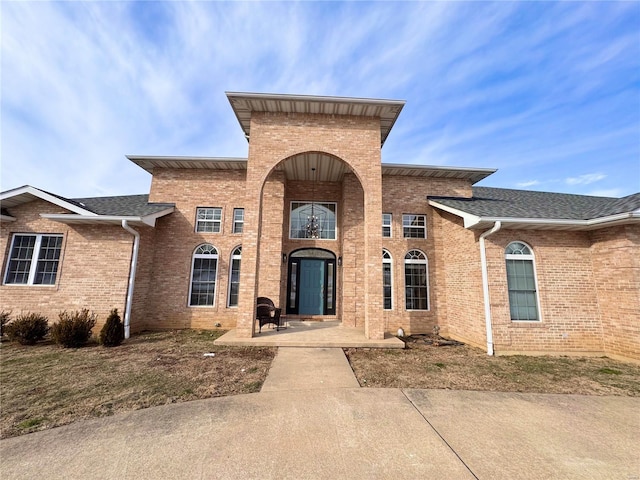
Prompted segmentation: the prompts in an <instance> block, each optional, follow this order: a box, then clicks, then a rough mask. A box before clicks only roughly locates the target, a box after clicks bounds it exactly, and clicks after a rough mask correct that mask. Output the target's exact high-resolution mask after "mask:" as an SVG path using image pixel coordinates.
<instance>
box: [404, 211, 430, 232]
mask: <svg viewBox="0 0 640 480" xmlns="http://www.w3.org/2000/svg"><path fill="white" fill-rule="evenodd" d="M402 235H403V236H404V238H427V216H426V215H415V214H411V213H405V214H403V215H402Z"/></svg>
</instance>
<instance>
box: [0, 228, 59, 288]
mask: <svg viewBox="0 0 640 480" xmlns="http://www.w3.org/2000/svg"><path fill="white" fill-rule="evenodd" d="M61 251H62V235H47V234H36V235H33V234H16V235H14V236H13V239H12V242H11V250H10V253H9V259H8V262H7V270H6V272H5V276H4V283H5V284H6V285H55V283H56V278H57V275H58V266H59V263H60V253H61Z"/></svg>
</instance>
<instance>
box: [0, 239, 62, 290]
mask: <svg viewBox="0 0 640 480" xmlns="http://www.w3.org/2000/svg"><path fill="white" fill-rule="evenodd" d="M19 236H24V237H36V243H35V244H34V245H33V253H32V254H31V265H29V276H28V278H27V283H7V279H8V277H9V268H10V267H11V254H12V253H13V246H14V243H15V241H16V237H19ZM42 237H59V238H62V241H63V245H61V246H60V257H58V269H57V270H56V281H55V282H54V283H33V281H34V280H35V278H36V271H37V269H38V257H39V256H40V247H41V246H42ZM63 247H64V235H62V234H60V233H20V232H16V233H14V234H13V236H12V238H11V248H10V249H9V255H8V257H7V265H6V268H5V271H4V277H3V281H2V285H8V286H11V287H45V288H51V287H56V286H57V285H58V280H59V275H58V272H59V271H60V264H61V263H62V251H63Z"/></svg>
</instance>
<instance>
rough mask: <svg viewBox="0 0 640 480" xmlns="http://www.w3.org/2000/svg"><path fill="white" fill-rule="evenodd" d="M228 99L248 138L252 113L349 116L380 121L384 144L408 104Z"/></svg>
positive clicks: (244, 96)
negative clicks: (372, 118)
mask: <svg viewBox="0 0 640 480" xmlns="http://www.w3.org/2000/svg"><path fill="white" fill-rule="evenodd" d="M227 98H228V99H229V103H231V107H232V108H233V111H234V113H235V114H236V117H237V118H238V121H239V122H240V126H241V127H242V130H243V131H244V133H245V135H247V136H249V135H251V132H250V123H251V114H252V112H272V113H310V114H319V115H349V116H356V117H375V118H380V136H381V143H382V144H384V142H385V140H386V139H387V136H388V135H389V132H390V131H391V128H392V127H393V124H394V123H395V122H396V120H397V119H398V115H400V111H401V110H402V107H404V104H405V101H404V100H379V99H370V98H350V97H323V96H312V95H278V94H262V93H238V92H227Z"/></svg>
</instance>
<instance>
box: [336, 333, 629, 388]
mask: <svg viewBox="0 0 640 480" xmlns="http://www.w3.org/2000/svg"><path fill="white" fill-rule="evenodd" d="M416 340H418V342H416ZM424 340H426V342H427V343H421V342H422V341H424ZM431 340H432V339H431V338H430V337H428V336H416V337H410V338H409V339H408V341H407V348H406V349H405V350H378V349H356V348H351V349H345V351H346V353H347V356H348V358H349V362H350V363H351V368H353V371H354V372H355V374H356V377H357V378H358V381H359V382H360V385H361V386H363V387H364V386H366V387H388V388H435V389H452V390H484V391H497V392H532V393H565V394H566V393H575V394H583V395H621V396H633V397H637V396H640V365H634V364H628V363H623V362H618V361H615V360H611V359H609V358H605V357H600V358H595V357H580V358H576V357H551V356H542V357H531V356H508V357H506V356H505V357H490V356H488V355H487V354H486V353H485V352H483V351H482V350H480V349H477V348H473V347H469V346H466V345H462V344H460V345H457V346H434V345H432V344H430V341H431Z"/></svg>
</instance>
